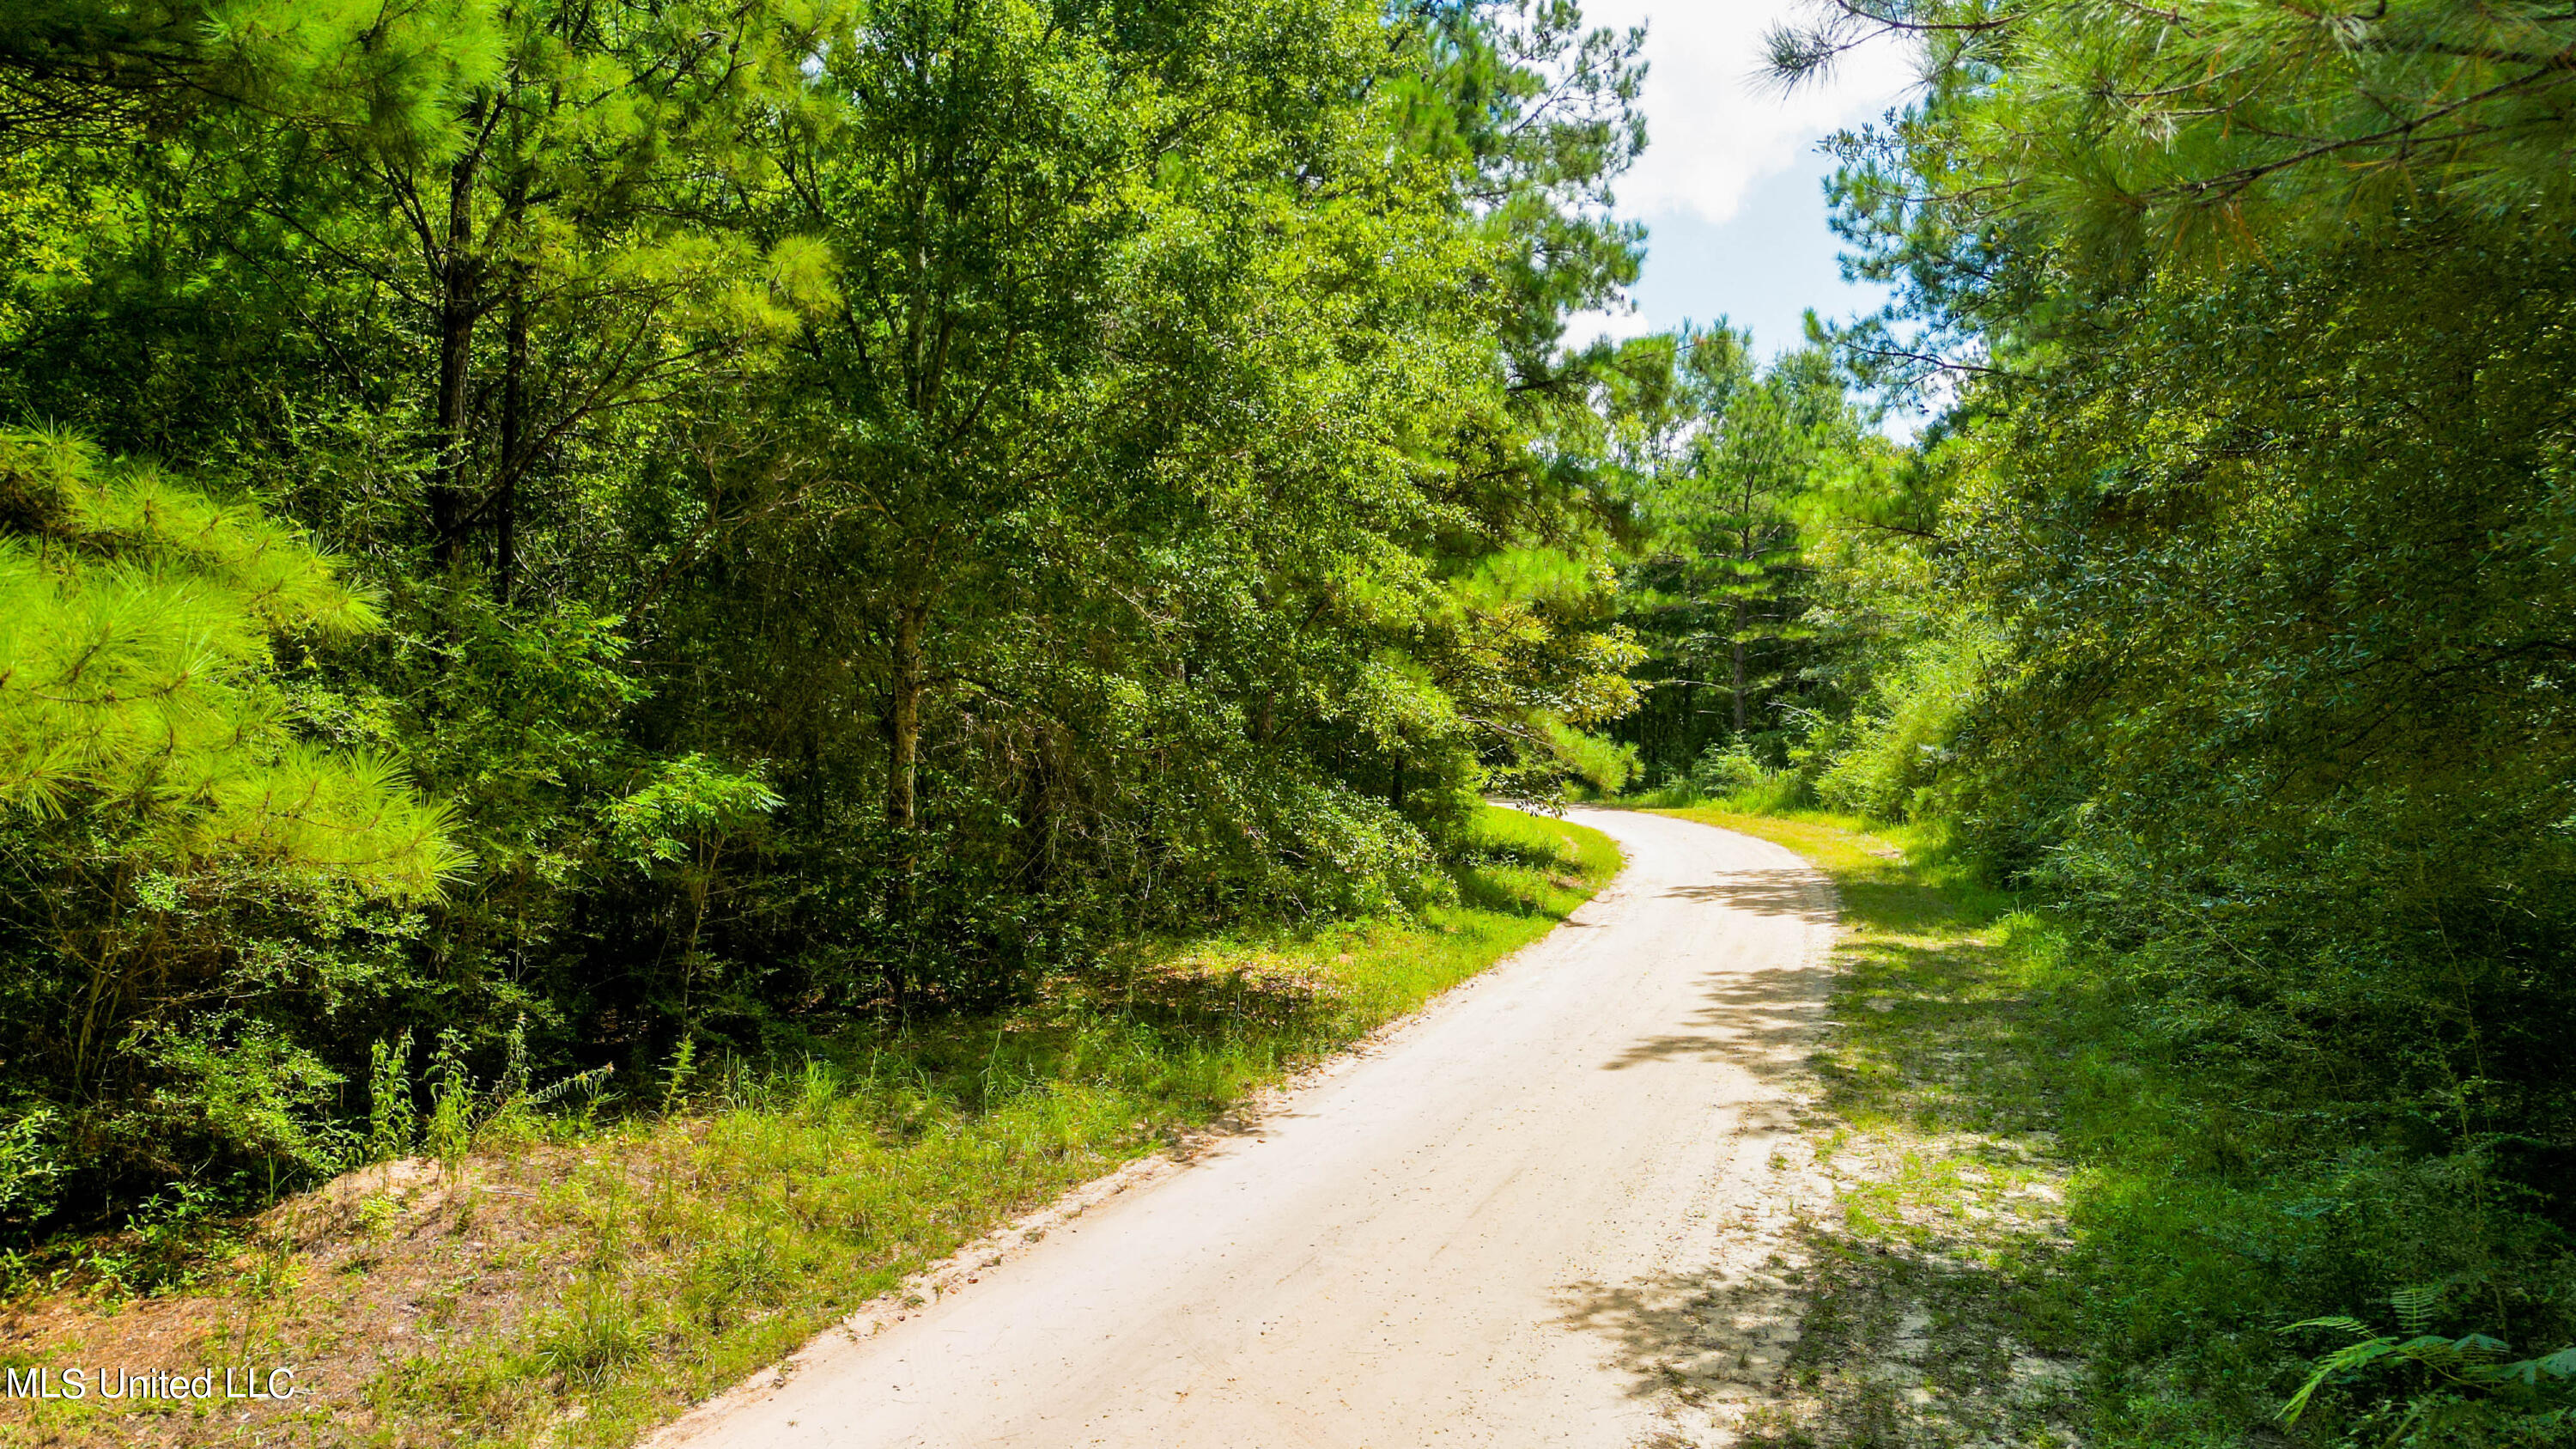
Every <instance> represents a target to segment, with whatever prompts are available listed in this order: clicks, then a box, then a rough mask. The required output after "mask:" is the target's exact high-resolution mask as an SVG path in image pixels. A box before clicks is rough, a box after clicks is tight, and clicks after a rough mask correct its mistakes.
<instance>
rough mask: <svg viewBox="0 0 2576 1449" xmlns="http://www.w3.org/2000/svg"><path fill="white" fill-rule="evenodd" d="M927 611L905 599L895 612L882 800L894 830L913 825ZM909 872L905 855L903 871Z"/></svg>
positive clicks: (923, 606)
mask: <svg viewBox="0 0 2576 1449" xmlns="http://www.w3.org/2000/svg"><path fill="white" fill-rule="evenodd" d="M929 612H930V608H929V605H928V604H926V603H907V604H905V605H903V606H902V607H901V608H900V609H898V610H897V611H896V614H895V625H894V688H893V698H892V700H891V701H890V703H889V707H888V709H887V711H886V797H885V800H886V823H887V824H889V825H891V826H893V827H895V828H896V829H897V830H910V829H911V828H912V826H913V798H912V783H913V771H914V767H915V765H916V764H917V763H918V762H919V759H920V756H921V689H922V685H921V628H922V625H923V623H924V622H925V621H926V618H927V616H928V614H929ZM907 849H908V847H907ZM910 873H911V870H910V861H909V858H908V857H907V860H906V863H905V874H907V875H909V874H910Z"/></svg>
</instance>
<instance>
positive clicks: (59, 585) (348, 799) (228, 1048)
mask: <svg viewBox="0 0 2576 1449" xmlns="http://www.w3.org/2000/svg"><path fill="white" fill-rule="evenodd" d="M0 526H5V529H6V532H5V533H0V799H5V801H6V805H5V808H6V810H7V812H8V818H7V821H6V824H5V825H0V835H5V837H6V839H7V842H8V845H7V849H6V850H5V853H0V862H5V864H0V881H5V892H6V894H5V897H0V899H5V900H6V902H7V912H6V919H5V925H0V932H5V936H6V938H7V939H8V941H9V943H10V952H9V954H10V956H11V957H12V958H13V962H14V969H16V970H17V971H19V972H22V973H24V974H23V975H22V976H20V977H19V979H17V980H16V981H14V982H13V983H12V987H11V990H10V992H9V994H8V1003H7V1008H6V1009H7V1012H8V1019H9V1024H10V1028H11V1032H12V1036H13V1038H14V1046H13V1049H12V1051H11V1053H10V1056H9V1080H8V1081H7V1083H6V1087H5V1090H8V1091H10V1092H12V1093H13V1094H20V1095H24V1094H29V1093H39V1094H41V1095H43V1096H45V1097H50V1098H51V1099H52V1100H54V1101H55V1102H57V1103H60V1104H62V1107H63V1108H64V1109H65V1111H64V1112H63V1113H61V1114H59V1115H57V1114H49V1116H48V1121H49V1122H51V1123H52V1124H53V1125H54V1127H55V1129H56V1131H58V1132H59V1134H60V1137H59V1138H58V1144H59V1146H60V1148H61V1150H62V1154H63V1158H64V1160H65V1161H68V1162H75V1163H86V1164H87V1168H88V1171H89V1172H90V1173H91V1174H92V1175H93V1176H100V1175H106V1176H113V1175H115V1174H118V1173H120V1172H123V1171H127V1170H130V1169H131V1167H132V1166H133V1161H132V1156H131V1154H137V1153H142V1152H146V1151H150V1150H151V1149H150V1146H149V1144H148V1138H149V1137H150V1136H151V1135H152V1134H153V1133H154V1132H156V1131H158V1130H160V1127H159V1126H157V1125H156V1124H162V1125H167V1123H166V1119H167V1118H168V1117H169V1116H171V1115H173V1114H172V1113H171V1112H170V1111H169V1110H168V1109H166V1108H163V1107H160V1106H159V1105H157V1104H156V1101H155V1088H156V1086H157V1085H166V1084H167V1083H168V1082H169V1081H170V1079H171V1078H172V1076H173V1075H178V1076H180V1077H183V1078H184V1077H187V1076H191V1075H193V1076H194V1078H195V1079H196V1080H197V1081H198V1082H199V1083H201V1084H207V1085H211V1084H215V1083H218V1082H220V1083H221V1084H222V1085H221V1087H220V1088H219V1089H216V1092H215V1095H213V1096H207V1097H203V1098H202V1099H201V1100H199V1101H197V1102H194V1103H191V1104H189V1106H188V1107H184V1108H182V1109H180V1111H179V1112H178V1113H177V1114H176V1115H178V1116H179V1117H180V1118H181V1119H182V1121H183V1122H184V1121H185V1120H186V1119H188V1118H190V1117H197V1116H201V1118H202V1120H201V1121H199V1122H197V1123H195V1124H193V1125H195V1126H197V1127H198V1128H199V1129H200V1130H202V1131H203V1132H206V1133H208V1134H211V1135H212V1136H214V1137H215V1138H217V1139H218V1140H219V1141H220V1140H222V1139H225V1138H232V1139H236V1140H237V1141H240V1142H242V1143H243V1145H248V1146H251V1147H252V1148H254V1149H255V1150H262V1151H267V1152H270V1153H273V1154H282V1155H286V1156H291V1157H296V1158H299V1159H307V1160H311V1161H323V1162H327V1161H328V1160H329V1151H328V1149H327V1147H326V1146H324V1145H321V1144H318V1143H317V1142H316V1141H314V1140H313V1139H312V1138H310V1136H309V1134H307V1133H306V1132H304V1131H303V1130H302V1129H300V1128H296V1127H292V1126H290V1125H287V1124H286V1119H285V1118H284V1117H283V1116H281V1115H280V1114H279V1113H277V1112H275V1111H274V1110H269V1108H273V1107H274V1106H275V1105H277V1104H278V1102H279V1101H280V1099H284V1100H286V1101H289V1102H292V1101H295V1100H297V1099H301V1100H302V1101H303V1102H304V1103H306V1104H309V1102H310V1100H311V1098H312V1097H313V1095H314V1094H316V1093H319V1092H322V1091H324V1090H326V1089H327V1088H328V1087H330V1086H331V1085H333V1084H334V1083H335V1082H336V1081H337V1078H336V1076H335V1075H334V1074H333V1073H332V1072H331V1071H330V1069H329V1068H328V1067H326V1066H324V1065H323V1064H322V1063H321V1062H320V1061H319V1060H318V1059H317V1058H316V1057H315V1056H314V1055H313V1053H312V1052H311V1050H310V1049H309V1048H308V1047H304V1046H299V1045H297V1044H295V1043H294V1042H293V1040H292V1039H291V1035H290V1034H289V1032H288V1030H287V1029H286V1028H284V1027H281V1026H280V1025H278V1024H277V1023H276V1022H274V1021H273V1020H263V1019H262V1017H261V1016H260V1015H259V1014H258V1013H257V1012H253V1013H251V1014H247V1015H245V1014H242V1013H240V1012H239V1010H238V1003H239V1002H240V1001H241V1000H242V999H243V998H244V997H245V996H246V995H248V996H252V997H259V996H263V995H264V996H267V997H268V998H269V1000H268V1001H267V1002H266V1003H265V1004H267V1005H269V1006H271V1007H274V1006H276V1005H279V1004H281V1003H280V1001H279V998H281V997H291V996H293V995H295V994H296V993H295V992H294V991H293V989H292V988H291V987H287V988H286V989H284V990H277V989H275V987H276V986H283V985H284V983H274V984H272V987H271V989H270V990H267V991H262V990H261V988H260V986H259V985H255V984H254V983H255V982H256V981H257V978H258V977H259V976H260V975H261V974H262V972H261V969H260V965H261V963H259V962H258V959H257V958H258V957H259V955H260V952H259V951H258V949H257V948H256V946H252V945H246V944H245V943H239V942H232V941H227V940H225V939H224V938H223V936H222V934H221V933H220V929H219V927H220V920H216V921H206V922H204V923H203V924H204V926H205V927H209V928H212V929H199V928H197V927H196V924H195V923H192V922H188V921H187V919H186V918H188V917H189V916H190V915H191V914H192V911H191V907H192V901H193V904H194V905H196V906H198V907H201V908H202V907H204V906H207V905H209V904H212V903H211V902H209V901H208V900H207V899H206V898H207V897H213V898H216V899H217V900H218V901H219V900H220V898H221V897H222V896H223V895H225V894H226V893H228V892H242V891H245V890H247V891H250V892H253V893H265V894H267V895H270V896H272V897H277V896H293V895H297V894H307V895H309V894H313V893H317V892H318V893H320V894H322V895H324V896H333V895H339V896H350V895H354V896H355V897H360V898H363V897H368V896H373V897H378V898H392V899H395V900H400V899H402V898H406V897H413V898H417V897H433V896H435V895H436V894H437V893H438V891H439V890H440V888H441V887H442V885H443V884H444V883H445V882H446V881H448V880H450V879H452V878H454V877H455V876H456V875H457V874H458V873H459V872H460V871H461V870H463V869H464V867H465V865H466V863H467V862H466V860H465V859H464V857H463V856H462V854H461V853H460V852H459V851H458V850H457V849H456V848H455V847H454V845H452V844H451V843H450V841H449V838H448V836H449V831H450V822H449V821H448V820H447V818H446V815H445V812H444V811H442V810H440V809H439V808H438V807H436V806H435V805H433V804H431V803H429V802H427V801H424V800H422V799H420V798H418V797H417V796H415V795H414V794H413V793H412V792H411V791H410V790H409V789H408V788H407V787H406V786H405V784H404V782H403V781H402V778H401V773H400V770H399V768H398V767H397V766H396V764H395V763H394V762H393V761H391V760H388V759H386V758H384V757H382V756H374V755H366V754H353V753H348V752H339V751H332V750H327V749H323V748H318V747H316V746H315V745H313V744H311V743H309V742H307V741H306V740H304V739H300V738H298V733H299V732H298V731H297V729H296V728H295V725H296V712H295V709H294V706H293V701H292V698H291V696H290V695H289V694H288V693H287V692H286V691H285V690H283V689H281V688H280V686H279V683H278V680H277V677H276V668H277V666H276V658H275V654H274V646H273V643H272V641H273V640H274V639H275V638H277V637H278V636H280V635H287V636H302V637H316V636H328V635H332V634H349V633H353V632H359V631H364V630H366V629H369V628H372V627H375V625H376V622H377V621H376V617H375V614H374V612H373V610H372V608H371V607H370V606H369V604H368V603H367V601H366V600H365V599H364V598H363V597H362V596H361V595H359V594H356V593H353V592H352V591H351V590H350V589H349V588H348V587H347V586H346V585H345V584H343V583H342V582H340V581H339V580H338V579H337V578H336V577H335V573H336V568H335V565H334V563H333V561H332V560H330V559H327V558H325V557H323V556H321V555H319V554H316V553H315V552H313V551H312V549H311V548H310V546H309V545H308V544H306V543H305V541H304V540H303V538H302V537H301V536H300V534H299V533H298V532H297V531H296V530H294V529H292V528H289V527H286V526H283V525H280V524H277V523H275V522H272V521H270V520H269V519H267V518H265V517H263V516H262V515H261V514H260V512H259V511H258V510H257V509H255V508H252V507H250V506H248V505H244V504H223V503H218V502H216V501H214V500H212V499H210V498H208V497H207V496H205V495H204V494H202V493H200V492H197V491H195V490H192V489H190V488H188V487H186V486H185V485H183V484H181V483H179V482H177V481H176V480H174V479H172V478H170V477H169V476H167V475H166V474H163V473H161V472H159V471H157V470H155V469H151V468H148V467H141V466H135V465H109V464H106V463H104V462H102V461H101V460H100V459H99V458H98V457H97V455H96V453H95V452H94V450H93V449H91V448H90V447H89V446H88V445H87V444H85V443H83V442H81V441H80V440H78V439H76V438H72V437H69V436H65V435H61V434H43V433H9V434H0ZM213 914H215V915H217V916H218V917H221V916H223V915H228V914H232V913H231V912H224V911H215V912H213ZM218 1042H222V1043H224V1044H225V1045H224V1047H223V1048H222V1049H221V1050H222V1051H223V1052H227V1053H230V1054H232V1056H231V1060H229V1061H227V1060H225V1058H224V1057H223V1056H222V1055H219V1054H218V1048H217V1047H216V1045H215V1044H216V1043H218ZM255 1104H256V1105H255ZM192 1109H193V1110H192ZM163 1150H165V1151H166V1147H165V1148H164V1149H163ZM155 1155H158V1154H157V1153H156V1154H155ZM102 1159H103V1160H102ZM51 1175H53V1176H59V1175H61V1174H60V1173H55V1174H51ZM30 1205H31V1204H27V1203H22V1204H19V1206H20V1207H21V1208H24V1207H27V1206H30ZM32 1205H41V1204H32Z"/></svg>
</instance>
